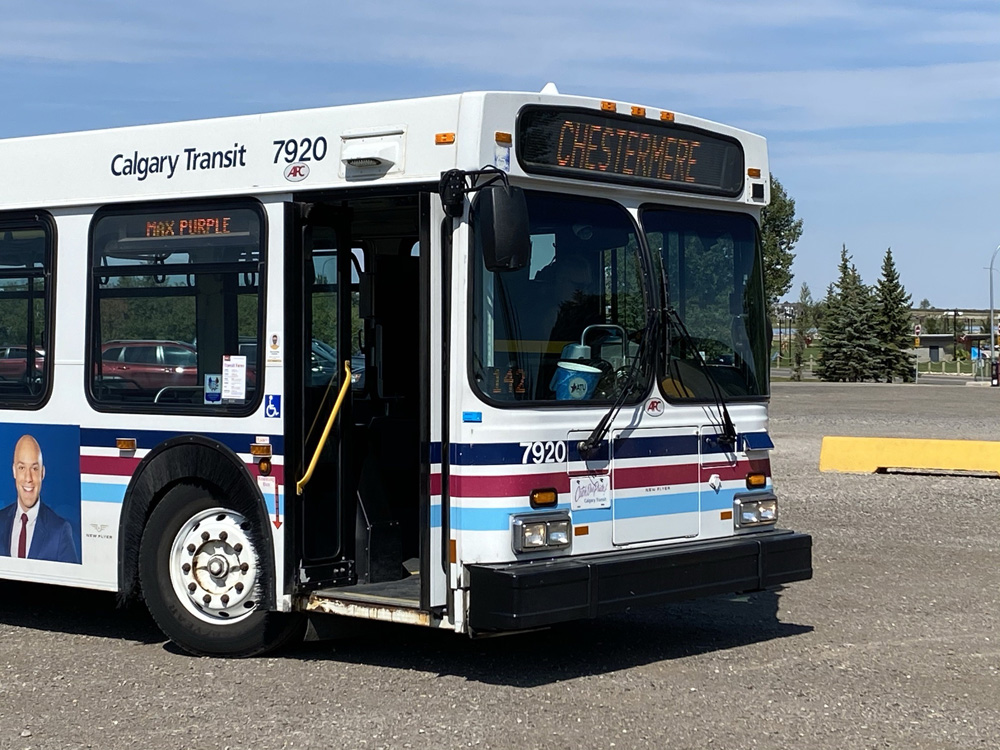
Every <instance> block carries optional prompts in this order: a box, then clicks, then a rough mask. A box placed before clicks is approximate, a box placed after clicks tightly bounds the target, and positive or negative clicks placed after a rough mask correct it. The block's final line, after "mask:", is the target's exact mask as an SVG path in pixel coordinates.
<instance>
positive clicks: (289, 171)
mask: <svg viewBox="0 0 1000 750" xmlns="http://www.w3.org/2000/svg"><path fill="white" fill-rule="evenodd" d="M308 176H309V165H308V164H303V163H302V162H298V163H297V164H289V165H288V166H287V167H285V179H286V180H288V181H289V182H302V180H304V179H305V178H306V177H308Z"/></svg>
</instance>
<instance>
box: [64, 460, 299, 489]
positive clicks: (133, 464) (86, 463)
mask: <svg viewBox="0 0 1000 750" xmlns="http://www.w3.org/2000/svg"><path fill="white" fill-rule="evenodd" d="M140 460H141V459H138V458H123V457H121V456H80V473H81V474H98V475H100V474H103V475H104V476H113V477H130V476H132V475H133V474H134V473H135V470H136V469H137V468H138V467H139V461H140ZM246 467H247V471H249V472H250V476H252V477H258V476H260V470H259V469H258V468H257V464H256V463H247V464H246ZM271 476H273V477H274V478H275V479H276V480H277V482H278V484H283V483H284V481H285V467H284V466H280V465H277V464H271Z"/></svg>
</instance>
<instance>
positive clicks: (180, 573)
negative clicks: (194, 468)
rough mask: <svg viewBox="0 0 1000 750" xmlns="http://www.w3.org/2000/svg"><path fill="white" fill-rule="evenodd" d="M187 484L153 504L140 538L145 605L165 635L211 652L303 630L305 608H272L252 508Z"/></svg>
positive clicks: (244, 648) (236, 650)
mask: <svg viewBox="0 0 1000 750" xmlns="http://www.w3.org/2000/svg"><path fill="white" fill-rule="evenodd" d="M228 505H231V503H227V502H226V501H222V500H219V499H218V498H216V497H215V496H214V495H213V494H212V493H210V492H209V491H208V490H205V489H203V488H201V487H195V486H193V485H188V484H182V485H178V486H177V487H174V488H173V489H171V490H170V491H169V492H168V493H167V494H166V495H165V496H164V497H163V499H162V500H161V501H160V502H159V504H158V505H157V506H156V508H154V510H153V512H152V514H150V516H149V520H148V521H147V523H146V528H145V529H144V531H143V535H142V541H141V542H140V545H139V581H140V583H141V585H142V592H143V597H144V598H145V600H146V606H147V607H148V608H149V612H150V614H152V616H153V619H154V620H155V621H156V624H157V625H159V627H160V629H161V630H162V631H163V632H164V634H165V635H166V636H167V637H168V638H170V640H172V641H173V642H174V643H176V644H177V645H178V646H180V647H181V648H183V649H185V650H186V651H189V652H191V653H193V654H198V655H204V656H253V655H256V654H261V653H264V652H265V651H269V650H271V649H274V648H277V647H279V646H281V645H283V644H284V643H286V642H287V641H289V640H290V639H291V638H293V637H294V636H295V635H296V634H301V625H302V623H303V618H302V617H301V615H297V614H296V615H292V614H284V613H280V612H268V611H267V610H266V609H265V608H264V607H265V602H264V601H263V597H264V586H265V582H269V581H273V575H271V571H270V570H269V569H268V568H267V565H268V563H267V559H266V557H265V556H264V555H262V554H261V550H260V549H258V545H259V542H258V540H259V539H260V537H261V536H262V535H261V534H260V533H259V530H258V529H257V528H255V524H254V521H253V520H251V518H248V517H247V515H244V514H243V513H241V512H239V511H238V510H235V509H234V508H232V507H227V506H228Z"/></svg>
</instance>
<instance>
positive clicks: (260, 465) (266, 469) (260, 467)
mask: <svg viewBox="0 0 1000 750" xmlns="http://www.w3.org/2000/svg"><path fill="white" fill-rule="evenodd" d="M257 471H259V472H260V473H261V475H262V476H265V477H266V476H269V475H270V474H271V459H269V458H262V459H261V460H260V461H258V462H257Z"/></svg>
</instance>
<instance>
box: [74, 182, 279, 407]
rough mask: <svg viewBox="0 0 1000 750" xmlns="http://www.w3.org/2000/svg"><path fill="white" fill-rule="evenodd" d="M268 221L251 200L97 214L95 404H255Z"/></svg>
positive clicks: (92, 368) (94, 230) (93, 235)
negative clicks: (265, 227)
mask: <svg viewBox="0 0 1000 750" xmlns="http://www.w3.org/2000/svg"><path fill="white" fill-rule="evenodd" d="M263 225H264V222H263V214H262V211H261V208H260V206H259V205H258V204H255V203H250V202H249V201H240V202H239V203H234V202H229V203H204V204H185V205H171V206H164V205H161V206H155V207H149V206H144V207H141V208H133V209H127V210H117V209H116V210H105V211H100V212H98V214H97V216H96V217H95V219H94V222H93V225H92V227H91V264H92V265H91V268H92V273H91V288H92V294H91V299H92V300H93V307H92V309H91V319H90V341H91V342H92V343H91V349H90V362H91V364H90V365H89V368H88V372H89V373H90V388H89V394H90V398H91V401H92V403H94V404H95V406H97V407H98V408H127V409H134V410H137V411H157V412H159V411H167V412H189V411H190V412H192V413H201V414H208V413H211V414H218V413H220V412H225V413H235V414H246V413H248V412H249V411H250V410H252V408H253V407H254V405H255V404H256V403H257V400H258V399H257V396H258V393H259V391H260V389H259V387H258V386H259V385H262V383H258V374H260V377H263V367H262V363H261V362H260V361H259V356H258V352H259V351H262V349H261V347H259V346H258V345H257V343H258V342H259V340H260V336H261V320H262V316H263V309H264V306H263V297H262V293H263V286H262V284H261V274H262V272H263V256H264V252H263V231H262V227H263ZM223 392H224V393H225V395H226V398H225V399H223V398H222V395H223Z"/></svg>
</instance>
